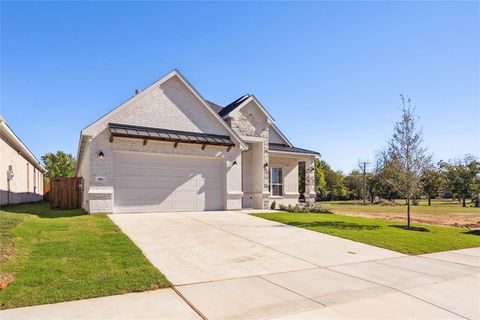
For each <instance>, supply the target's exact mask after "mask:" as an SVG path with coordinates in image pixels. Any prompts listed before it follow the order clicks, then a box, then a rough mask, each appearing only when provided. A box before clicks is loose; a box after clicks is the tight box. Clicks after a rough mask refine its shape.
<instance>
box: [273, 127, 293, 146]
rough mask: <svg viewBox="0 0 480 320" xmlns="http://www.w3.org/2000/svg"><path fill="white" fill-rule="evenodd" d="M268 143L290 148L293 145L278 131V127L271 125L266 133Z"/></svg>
mask: <svg viewBox="0 0 480 320" xmlns="http://www.w3.org/2000/svg"><path fill="white" fill-rule="evenodd" d="M268 137H269V143H276V144H285V145H288V146H290V147H293V144H292V143H291V142H290V141H289V140H288V139H287V137H285V135H284V134H283V133H282V132H281V131H280V129H278V127H277V126H276V125H275V124H274V123H272V124H270V127H269V132H268Z"/></svg>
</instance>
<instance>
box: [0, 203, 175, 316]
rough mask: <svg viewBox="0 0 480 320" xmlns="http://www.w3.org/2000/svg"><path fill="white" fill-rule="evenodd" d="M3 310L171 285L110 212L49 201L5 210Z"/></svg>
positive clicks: (1, 217)
mask: <svg viewBox="0 0 480 320" xmlns="http://www.w3.org/2000/svg"><path fill="white" fill-rule="evenodd" d="M0 232H1V234H0V241H1V243H0V244H1V246H2V249H1V250H2V251H0V273H1V274H2V275H5V274H11V273H13V274H14V280H13V282H11V283H10V285H9V286H8V287H7V288H6V289H4V290H0V303H1V309H7V308H14V307H21V306H29V305H36V304H44V303H53V302H60V301H68V300H76V299H85V298H92V297H99V296H106V295H113V294H121V293H127V292H134V291H144V290H149V289H156V288H162V287H167V286H169V282H168V280H167V279H166V278H165V276H164V275H163V274H161V273H160V272H159V271H158V270H157V269H156V268H155V267H154V266H153V265H152V264H151V263H150V262H149V261H148V260H147V259H146V258H145V256H144V255H143V254H142V252H141V251H140V249H139V248H138V247H137V246H136V245H135V244H134V243H133V242H132V241H131V240H130V239H129V238H128V237H127V236H126V235H125V234H124V233H123V232H122V231H121V230H120V229H119V228H118V227H117V226H116V225H115V224H114V223H113V222H112V221H111V220H110V219H109V218H108V217H107V216H105V215H87V214H85V213H84V211H83V210H65V211H63V210H50V209H49V204H48V203H35V204H21V205H14V206H8V207H3V208H1V209H0Z"/></svg>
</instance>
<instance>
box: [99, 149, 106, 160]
mask: <svg viewBox="0 0 480 320" xmlns="http://www.w3.org/2000/svg"><path fill="white" fill-rule="evenodd" d="M104 156H105V155H104V154H103V151H102V150H100V152H99V153H98V158H99V159H100V160H103V157H104Z"/></svg>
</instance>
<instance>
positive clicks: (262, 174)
mask: <svg viewBox="0 0 480 320" xmlns="http://www.w3.org/2000/svg"><path fill="white" fill-rule="evenodd" d="M248 146H249V149H248V151H244V152H243V153H242V191H243V200H242V207H243V208H244V209H269V208H270V206H271V204H272V203H273V202H274V201H275V204H276V206H277V207H278V206H279V205H280V204H283V205H296V204H298V203H299V198H300V195H301V192H303V197H304V199H305V202H306V203H311V202H314V201H315V158H316V157H318V156H319V154H318V153H316V152H313V151H309V150H305V149H300V148H295V147H290V146H286V145H279V144H272V143H271V144H269V145H268V148H266V147H265V145H264V144H263V143H262V142H248Z"/></svg>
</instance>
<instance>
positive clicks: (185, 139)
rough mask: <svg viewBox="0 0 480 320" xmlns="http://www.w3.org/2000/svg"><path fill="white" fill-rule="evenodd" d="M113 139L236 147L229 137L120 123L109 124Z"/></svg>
mask: <svg viewBox="0 0 480 320" xmlns="http://www.w3.org/2000/svg"><path fill="white" fill-rule="evenodd" d="M108 127H109V129H110V133H111V135H112V137H124V138H138V139H143V140H145V139H146V140H161V141H172V142H179V143H196V144H202V145H207V144H208V145H216V146H226V147H234V146H235V143H233V142H232V141H231V140H230V137H229V136H223V135H218V134H210V133H198V132H188V131H178V130H170V129H162V128H151V127H141V126H132V125H126V124H119V123H109V124H108Z"/></svg>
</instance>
